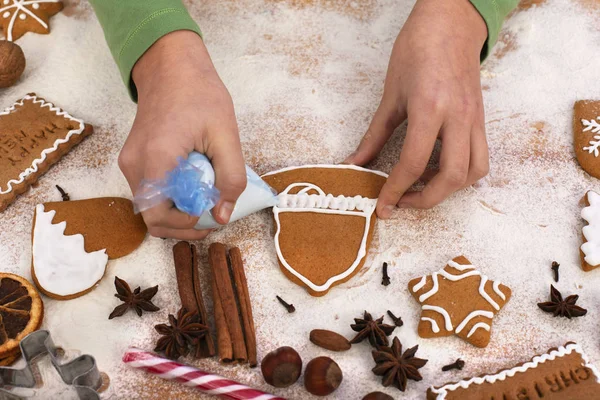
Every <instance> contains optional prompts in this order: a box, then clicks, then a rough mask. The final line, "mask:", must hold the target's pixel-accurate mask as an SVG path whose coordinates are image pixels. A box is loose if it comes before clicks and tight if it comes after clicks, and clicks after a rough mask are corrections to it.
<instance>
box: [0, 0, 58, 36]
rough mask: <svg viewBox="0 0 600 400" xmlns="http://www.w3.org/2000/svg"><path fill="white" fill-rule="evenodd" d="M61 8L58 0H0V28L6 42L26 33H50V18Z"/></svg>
mask: <svg viewBox="0 0 600 400" xmlns="http://www.w3.org/2000/svg"><path fill="white" fill-rule="evenodd" d="M62 8H63V3H62V2H61V1H60V0H0V27H1V28H2V31H3V32H4V36H5V37H6V40H8V41H11V42H12V41H15V40H17V39H18V38H20V37H21V36H23V35H24V34H25V33H27V32H35V33H41V34H48V33H50V25H49V20H50V17H51V16H53V15H54V14H56V13H58V12H59V11H60V10H62Z"/></svg>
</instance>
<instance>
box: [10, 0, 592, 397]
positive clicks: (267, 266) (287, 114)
mask: <svg viewBox="0 0 600 400" xmlns="http://www.w3.org/2000/svg"><path fill="white" fill-rule="evenodd" d="M187 3H189V6H190V9H191V12H192V14H193V16H194V18H195V19H196V20H197V21H198V22H199V23H200V24H201V26H202V28H203V30H204V33H205V36H206V43H207V45H208V47H209V49H210V51H211V54H212V56H213V59H214V61H215V64H216V66H217V69H218V71H219V73H220V74H221V76H222V78H223V80H224V81H225V83H226V84H227V86H228V88H229V90H230V91H231V93H232V96H233V99H234V103H235V106H236V112H237V115H238V120H239V125H240V132H241V135H242V141H243V147H244V154H245V156H246V159H247V162H248V163H249V165H251V166H252V167H253V168H254V169H255V170H256V171H257V172H259V173H265V172H268V171H270V170H273V169H276V168H282V167H286V166H289V165H300V164H308V163H328V162H329V163H332V162H339V161H341V160H343V159H344V157H345V156H346V155H347V154H348V153H349V152H351V151H352V150H353V149H354V147H355V146H356V144H357V143H358V142H359V140H360V138H361V136H362V133H363V132H364V131H365V130H366V128H367V126H368V124H369V120H370V118H371V116H372V114H373V112H374V110H375V109H376V107H377V104H378V101H379V98H380V95H381V92H382V84H383V79H384V76H385V70H386V67H387V62H388V57H389V53H390V50H391V46H392V44H393V41H394V39H395V37H396V35H397V33H398V31H399V29H400V27H401V26H402V23H403V22H404V20H405V19H406V17H407V15H408V13H409V11H410V9H411V6H412V3H413V1H408V0H381V1H374V0H361V1H349V0H348V1H340V0H336V1H326V0H304V1H303V0H236V1H233V0H224V1H218V2H217V1H197V2H190V1H188V2H187ZM192 3H193V4H192ZM526 3H527V4H530V3H537V4H538V5H537V6H534V7H531V8H527V7H526V6H524V7H522V9H521V10H520V11H519V12H517V13H516V14H515V15H513V16H512V18H511V19H510V21H509V22H508V23H507V24H506V26H505V29H504V32H503V34H502V35H501V42H500V43H499V44H498V46H497V48H496V51H495V54H494V55H493V56H492V57H491V58H490V59H489V60H488V61H487V62H486V63H485V64H484V65H483V67H482V84H483V85H484V90H485V92H484V99H485V107H486V112H487V116H486V120H487V131H488V139H489V143H490V152H491V161H492V166H491V172H490V175H489V176H488V177H487V178H485V179H484V180H483V181H482V182H481V183H479V184H478V185H477V186H476V187H474V188H472V189H468V190H464V191H462V192H460V193H458V194H456V195H455V196H453V197H452V198H451V199H449V200H448V201H447V202H445V203H444V204H443V205H441V206H439V207H437V208H435V209H433V210H429V211H413V210H403V211H398V212H397V213H396V214H395V218H394V219H393V220H391V221H387V222H380V223H379V224H378V227H377V233H376V237H375V246H374V249H373V251H372V252H371V254H370V255H369V258H368V261H367V264H366V267H365V268H364V269H363V271H362V272H361V273H360V274H359V275H358V276H356V277H355V278H354V279H352V280H351V281H350V282H349V283H347V284H344V285H341V286H340V287H336V288H334V289H333V290H332V291H331V292H330V293H329V294H328V295H327V296H326V297H323V298H312V297H310V296H308V295H307V294H306V293H305V292H304V290H303V289H301V288H299V287H297V286H295V285H294V284H292V283H290V282H289V281H288V280H287V279H286V278H285V277H284V276H283V274H282V273H281V272H280V271H279V267H278V265H277V260H276V257H275V250H274V246H273V242H272V239H271V236H270V234H271V229H272V222H271V216H270V214H269V213H268V212H262V213H259V214H257V215H254V216H251V217H249V218H247V219H246V220H244V221H240V222H237V223H235V224H232V225H231V226H229V227H227V228H225V229H223V230H222V231H220V232H218V233H216V234H214V235H212V236H211V237H210V239H209V240H208V241H206V242H202V243H199V244H198V246H199V249H200V252H201V264H202V265H203V266H204V267H206V250H207V246H208V244H209V243H210V242H211V241H217V240H218V241H222V242H225V243H228V244H231V245H238V246H239V247H240V248H241V250H242V253H243V255H244V257H245V263H246V271H247V275H248V281H249V286H250V293H251V296H252V300H253V305H254V313H255V317H256V324H257V337H258V351H259V357H262V356H264V355H265V354H266V353H267V352H268V351H270V350H273V349H274V348H276V347H278V346H281V345H291V346H293V347H295V348H296V349H297V350H298V351H299V352H300V354H301V355H302V356H303V358H304V360H305V362H307V361H308V360H310V359H311V358H312V357H315V356H318V355H330V356H332V357H333V358H334V359H335V360H336V361H337V362H338V363H339V364H340V366H341V368H342V370H343V371H344V374H345V379H344V383H343V384H342V386H341V388H340V389H339V390H338V391H337V392H336V393H335V395H334V396H331V397H332V398H340V399H359V398H361V397H362V395H364V394H366V393H368V392H370V391H374V390H379V389H381V390H385V391H386V392H388V393H390V394H392V395H394V396H397V397H400V396H399V392H397V391H396V389H383V388H382V387H381V386H380V383H379V382H380V379H379V378H377V377H375V376H374V375H373V374H372V373H371V372H370V369H371V368H372V367H373V365H374V363H373V361H372V359H371V356H370V349H369V347H368V344H366V343H364V344H360V345H356V346H354V347H353V348H352V349H351V350H350V351H348V352H346V353H341V354H331V353H329V352H327V351H325V350H320V349H318V348H316V347H315V346H313V345H312V344H311V343H310V342H309V341H308V332H309V331H310V330H311V329H313V328H317V327H318V328H328V329H333V330H336V331H338V332H340V333H342V334H344V335H346V336H348V337H350V336H351V335H352V333H353V332H352V331H351V330H350V327H349V325H350V323H351V322H352V318H353V317H357V316H359V315H360V314H361V313H362V311H363V310H364V309H367V310H369V311H370V312H372V313H373V314H376V315H377V316H379V315H383V314H384V312H385V311H386V310H388V309H390V310H392V311H394V313H396V314H397V315H401V316H402V317H403V319H404V321H405V325H404V326H403V327H402V328H399V329H397V330H396V332H395V334H397V335H398V336H399V338H400V339H401V341H402V343H403V344H404V345H405V346H413V345H415V344H419V346H420V347H419V352H418V353H417V354H418V356H419V357H422V358H428V359H429V360H430V361H429V363H428V364H427V365H426V366H425V367H424V368H423V369H421V372H422V375H423V377H424V379H423V381H421V382H409V385H408V387H409V389H408V390H407V392H406V393H404V395H403V397H402V398H407V399H420V398H423V397H424V392H425V390H426V388H427V387H428V386H429V385H431V384H437V385H440V384H443V383H445V382H446V381H450V380H457V379H459V378H463V377H469V376H473V375H479V374H481V373H484V372H495V371H496V370H497V369H499V368H503V367H510V366H512V365H514V364H515V363H518V362H523V361H526V360H528V359H529V358H530V357H531V356H533V355H534V354H537V353H542V352H545V351H546V350H547V349H548V348H550V347H553V346H557V345H561V344H564V343H565V342H566V341H569V340H574V341H577V342H579V343H580V344H581V345H582V347H583V348H584V349H585V350H586V352H587V353H588V355H589V357H590V359H591V360H592V361H593V362H595V363H596V364H597V365H598V364H600V344H599V342H598V318H599V316H600V290H598V287H600V270H595V271H591V272H588V273H584V272H583V271H582V270H581V268H580V267H579V253H578V247H579V244H580V241H581V227H582V225H583V223H582V221H581V220H580V217H579V213H580V209H581V204H580V203H579V200H580V199H581V198H582V196H583V194H584V193H585V191H586V190H588V189H595V190H597V191H598V190H600V183H599V182H598V181H597V180H596V179H593V178H590V177H589V176H588V175H587V174H586V173H584V172H583V171H582V170H581V169H580V168H579V167H578V165H577V163H576V161H575V157H574V152H573V149H572V139H571V138H572V132H571V128H570V126H571V118H572V106H573V103H574V101H575V100H578V99H588V98H596V99H600V80H599V79H598V74H597V71H598V70H599V67H600V64H599V61H598V57H597V56H596V55H597V54H600V2H598V1H594V0H585V1H584V0H581V1H577V0H568V1H567V0H553V1H552V0H548V1H547V2H545V1H543V0H535V1H527V2H526ZM51 28H52V33H51V34H50V35H47V36H42V35H33V34H27V35H25V36H24V37H23V38H22V39H20V40H19V42H18V43H19V44H20V45H21V46H22V47H23V50H24V52H25V55H26V57H27V69H26V71H25V74H24V76H23V78H22V79H21V80H20V82H19V83H18V85H16V86H14V87H12V88H9V89H5V90H3V91H2V92H0V106H1V107H2V108H4V107H6V106H9V105H11V104H12V103H13V102H14V100H16V99H18V98H20V97H22V96H23V95H24V94H25V93H28V92H32V91H35V92H37V93H38V94H39V95H41V96H43V97H46V98H47V99H48V100H50V101H52V102H55V103H56V104H58V105H60V106H61V107H64V108H65V109H66V110H67V111H69V113H71V114H72V115H74V116H76V117H78V118H82V119H84V120H86V121H87V122H90V123H92V124H93V125H94V126H95V128H96V129H95V131H96V132H95V133H94V135H92V136H91V137H90V138H88V139H87V140H86V141H84V142H83V143H82V144H81V145H79V146H78V148H76V149H75V150H74V151H73V152H71V153H70V154H69V155H68V156H66V157H65V158H64V159H63V160H62V161H61V162H60V163H59V164H58V165H57V166H56V167H55V168H53V169H52V170H51V171H50V172H49V173H47V174H46V175H45V177H44V178H42V179H41V180H40V183H39V186H38V187H37V188H35V189H33V190H32V191H30V192H29V193H27V194H26V195H25V196H22V197H21V198H20V199H18V200H17V202H16V203H15V204H14V205H12V206H11V207H9V208H8V209H7V210H6V211H5V212H4V213H3V214H2V215H1V216H0V219H1V221H2V229H1V230H0V260H1V263H2V264H1V265H2V266H1V267H0V268H1V269H2V270H7V271H10V272H16V273H20V274H22V275H24V276H26V277H30V262H31V239H30V233H31V218H32V214H33V209H34V206H35V204H36V203H38V202H42V201H49V200H59V199H60V196H59V194H58V193H57V192H56V191H55V190H54V187H53V185H54V184H60V185H62V186H63V187H64V188H65V189H67V191H69V192H70V194H71V197H72V198H75V199H79V198H87V197H97V196H107V195H121V196H128V195H129V193H128V187H127V184H126V182H125V180H124V178H123V177H122V176H121V174H120V172H119V170H118V167H117V163H116V159H117V152H118V150H119V148H120V146H121V145H122V143H123V142H124V140H125V138H126V135H127V132H128V128H129V126H130V124H131V122H132V120H133V117H134V115H135V105H134V104H132V103H130V102H129V99H128V98H127V95H126V92H125V89H124V87H123V85H122V84H121V82H120V78H119V75H118V72H117V69H116V67H115V66H114V65H113V61H112V59H111V57H110V54H109V51H108V49H107V47H106V45H105V43H104V39H103V36H102V31H101V29H100V26H99V25H98V22H97V20H96V18H95V16H94V15H93V13H91V11H90V6H89V4H87V3H85V2H82V3H81V4H79V2H78V1H75V2H74V3H73V2H71V4H69V5H68V6H67V9H66V11H65V12H64V13H61V14H60V15H58V16H56V17H53V18H52V20H51ZM198 95H201V94H200V93H199V94H198ZM404 133H405V129H404V128H402V129H400V130H399V132H398V133H397V135H395V136H394V138H393V139H392V140H391V142H390V143H389V145H388V146H387V147H386V148H385V150H384V151H383V153H382V155H381V156H380V157H379V158H378V159H377V160H376V161H375V162H374V163H373V164H372V165H371V167H373V168H376V169H380V170H382V171H385V172H389V171H390V169H391V167H392V165H393V162H394V160H396V159H397V155H398V149H399V148H400V145H401V142H402V139H401V138H402V135H403V134H404ZM173 244H174V241H171V240H167V241H163V240H160V239H152V238H148V239H147V240H146V241H145V242H144V244H143V245H142V246H141V248H140V249H139V250H137V251H136V252H135V253H133V254H132V255H130V256H128V257H125V258H123V259H121V260H117V261H110V262H109V266H108V272H107V276H106V278H105V279H104V280H103V281H102V282H101V283H100V285H99V286H98V288H97V289H96V290H94V291H93V292H91V293H90V294H88V295H86V296H84V297H82V298H79V299H76V300H72V301H68V302H58V301H53V300H50V299H47V298H45V305H46V319H45V322H44V328H47V329H49V330H50V331H51V332H52V335H53V337H54V340H55V342H56V343H58V344H60V345H62V346H64V347H65V348H66V349H67V350H69V351H71V352H75V351H77V352H81V353H89V354H92V355H94V356H95V357H96V358H97V360H98V364H99V365H100V368H101V369H102V370H104V371H106V372H108V374H109V375H110V377H111V380H112V383H111V386H110V389H109V391H108V392H107V393H106V394H105V397H107V398H115V399H117V398H135V397H136V393H138V396H137V397H139V398H153V397H156V398H158V397H162V398H165V395H164V394H162V395H158V394H156V392H154V389H155V388H156V385H157V384H158V382H159V381H157V380H155V379H151V378H146V377H145V376H144V375H143V374H142V373H139V372H137V371H130V370H127V369H123V368H122V367H121V365H120V357H121V354H122V352H123V351H124V350H125V348H126V347H128V346H129V345H136V346H139V347H142V348H145V349H152V348H153V346H154V343H155V340H156V339H157V334H156V333H155V332H154V329H153V325H154V324H156V323H159V322H164V321H165V320H166V317H167V314H168V313H169V312H175V311H176V308H177V306H178V296H177V292H176V285H175V275H174V272H173V265H172V259H171V248H172V245H173ZM459 254H464V255H465V256H467V257H468V258H469V259H470V260H471V261H472V262H473V264H474V265H476V266H478V267H479V268H480V269H481V271H482V272H483V273H485V274H486V275H488V276H489V277H490V279H492V280H499V281H501V282H502V283H504V284H506V285H508V286H510V287H511V288H512V290H513V298H512V299H511V300H510V302H509V303H508V304H507V305H506V306H505V307H504V308H503V310H502V311H501V312H500V314H499V315H498V317H497V318H495V319H494V324H493V326H492V341H491V343H490V345H489V346H488V347H487V348H486V349H477V348H475V347H473V346H471V345H468V344H466V343H464V342H462V341H461V340H460V339H458V338H456V337H449V338H444V339H435V340H432V339H429V340H425V339H420V338H418V337H417V334H416V327H417V324H418V317H419V312H420V311H419V307H418V305H417V303H416V302H415V301H414V300H413V299H412V298H411V296H410V294H409V292H408V290H407V289H406V284H407V283H408V281H409V280H410V279H412V278H414V277H417V276H421V275H424V274H427V273H431V272H433V271H436V270H438V269H440V268H441V267H443V265H444V264H445V262H446V261H447V260H449V259H451V258H452V257H454V256H456V255H459ZM553 260H557V261H558V262H560V263H561V281H560V283H559V284H558V285H557V287H558V289H559V290H561V291H562V292H563V293H564V294H575V293H576V294H579V295H580V303H581V305H582V306H584V307H586V308H587V309H588V310H589V311H588V315H587V316H585V317H583V318H579V319H576V320H572V321H569V320H564V319H554V318H552V316H551V315H548V314H545V313H543V312H541V311H540V310H539V309H538V308H537V306H536V303H537V302H539V301H545V300H546V299H547V298H548V295H549V286H550V283H551V282H552V275H551V271H550V263H551V262H552V261H553ZM383 261H388V262H390V275H391V278H392V284H391V285H390V286H388V287H383V286H381V285H380V280H381V275H380V273H381V271H380V266H381V263H382V262H383ZM115 275H118V276H119V277H121V278H124V279H126V280H127V281H128V282H130V283H131V284H132V285H133V286H134V287H135V286H137V285H141V286H142V287H143V288H145V287H148V286H150V285H155V284H158V285H159V288H160V289H159V292H158V294H157V296H156V297H155V300H156V301H155V303H156V304H157V305H159V306H161V307H162V310H161V311H159V312H157V313H154V314H145V315H144V316H143V317H142V318H138V317H137V316H136V315H135V314H134V313H133V312H130V313H128V314H127V315H126V316H124V317H122V318H118V319H115V320H112V321H109V320H108V319H107V318H108V314H109V313H110V311H111V310H112V309H113V307H115V306H116V305H117V304H119V302H118V300H117V299H115V298H114V297H113V294H114V286H113V279H114V276H115ZM202 277H203V280H204V281H206V278H207V274H206V271H205V270H203V275H202ZM205 294H208V287H206V288H205ZM276 294H280V295H282V296H283V297H284V298H285V299H286V300H288V301H289V302H292V303H294V304H295V306H296V308H297V312H296V313H295V314H292V315H288V314H287V313H286V312H285V310H284V309H283V308H282V307H281V306H280V305H279V304H278V303H276V301H275V295H276ZM208 303H209V306H210V301H209V302H208ZM457 357H462V358H463V359H465V360H466V361H467V365H466V367H465V369H464V370H463V371H462V372H451V373H445V374H442V373H440V372H439V369H440V367H441V366H442V365H444V364H446V363H448V362H451V361H453V360H454V359H456V358H457ZM195 364H197V365H199V366H201V367H203V368H206V369H208V370H213V371H216V372H218V373H220V374H223V375H226V376H228V377H232V378H236V379H239V380H240V381H242V382H244V383H246V384H250V385H256V386H259V387H261V388H263V389H269V388H268V387H267V386H266V385H265V384H264V383H263V381H262V378H261V376H260V373H259V371H258V370H249V369H247V368H246V367H230V366H227V367H222V366H219V365H218V364H217V362H216V361H213V360H211V361H202V362H197V363H195ZM49 381H51V382H53V383H52V384H51V386H52V387H51V389H52V392H51V393H63V392H64V390H65V389H64V388H63V387H61V384H60V382H59V381H58V380H56V379H49ZM168 389H169V390H170V392H169V395H168V397H170V398H197V397H193V395H194V393H193V392H192V391H190V390H189V389H185V388H183V387H181V386H179V385H171V386H168ZM140 393H141V394H140ZM277 394H279V395H282V396H286V397H289V398H293V399H309V398H311V396H309V395H307V393H306V392H305V391H304V390H303V387H302V385H301V384H297V385H294V386H292V387H291V388H290V389H288V390H279V391H277ZM39 397H40V398H44V394H43V392H41V391H40V392H39ZM46 398H47V397H46Z"/></svg>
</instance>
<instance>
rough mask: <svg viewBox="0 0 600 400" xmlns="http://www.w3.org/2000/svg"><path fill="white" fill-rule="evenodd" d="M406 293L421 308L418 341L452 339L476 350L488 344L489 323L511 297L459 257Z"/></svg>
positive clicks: (411, 285)
mask: <svg viewBox="0 0 600 400" xmlns="http://www.w3.org/2000/svg"><path fill="white" fill-rule="evenodd" d="M408 289H409V291H410V293H411V294H412V295H413V297H414V298H415V300H417V301H418V302H419V303H420V304H421V309H422V312H421V320H420V321H419V327H418V332H419V336H420V337H422V338H434V337H442V336H450V335H456V336H458V337H460V338H461V339H463V340H465V341H467V342H469V343H471V344H473V345H474V346H477V347H486V346H487V345H488V344H489V342H490V336H491V329H492V320H493V318H494V316H495V315H496V314H497V313H498V312H499V311H500V309H502V307H504V305H505V304H506V303H507V302H508V300H510V296H511V290H510V289H509V288H508V287H507V286H504V285H502V284H500V283H499V282H497V281H496V282H493V281H490V280H489V278H488V277H487V276H485V275H483V274H482V273H481V272H479V271H478V270H477V269H476V268H475V267H474V266H473V265H471V262H470V261H469V260H468V259H467V258H465V257H463V256H459V257H456V258H454V259H453V260H451V261H448V264H447V265H446V266H445V267H444V268H442V269H441V270H439V271H437V272H434V273H433V274H431V275H425V276H422V277H420V278H415V279H413V280H411V281H410V282H409V283H408Z"/></svg>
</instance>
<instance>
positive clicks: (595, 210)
mask: <svg viewBox="0 0 600 400" xmlns="http://www.w3.org/2000/svg"><path fill="white" fill-rule="evenodd" d="M587 200H588V203H590V205H589V206H588V207H584V208H583V209H582V210H581V218H583V219H584V220H585V221H586V222H587V223H588V225H586V226H584V227H583V229H582V231H583V236H584V237H585V240H586V242H585V243H584V244H582V245H581V251H582V252H583V254H584V255H585V257H584V260H585V262H586V263H588V264H589V265H591V266H593V267H595V266H596V265H598V264H600V195H599V194H598V193H596V192H593V191H591V190H590V191H589V192H588V193H587Z"/></svg>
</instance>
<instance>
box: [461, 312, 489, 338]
mask: <svg viewBox="0 0 600 400" xmlns="http://www.w3.org/2000/svg"><path fill="white" fill-rule="evenodd" d="M475 317H486V318H490V319H492V318H494V313H493V312H491V311H484V310H475V311H472V312H471V313H470V314H469V315H467V317H466V318H465V319H463V321H462V322H461V323H460V324H459V325H458V326H457V327H456V331H455V333H457V334H458V333H460V332H461V331H462V330H463V329H464V328H465V326H467V324H468V323H469V321H471V320H472V319H473V318H475Z"/></svg>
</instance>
